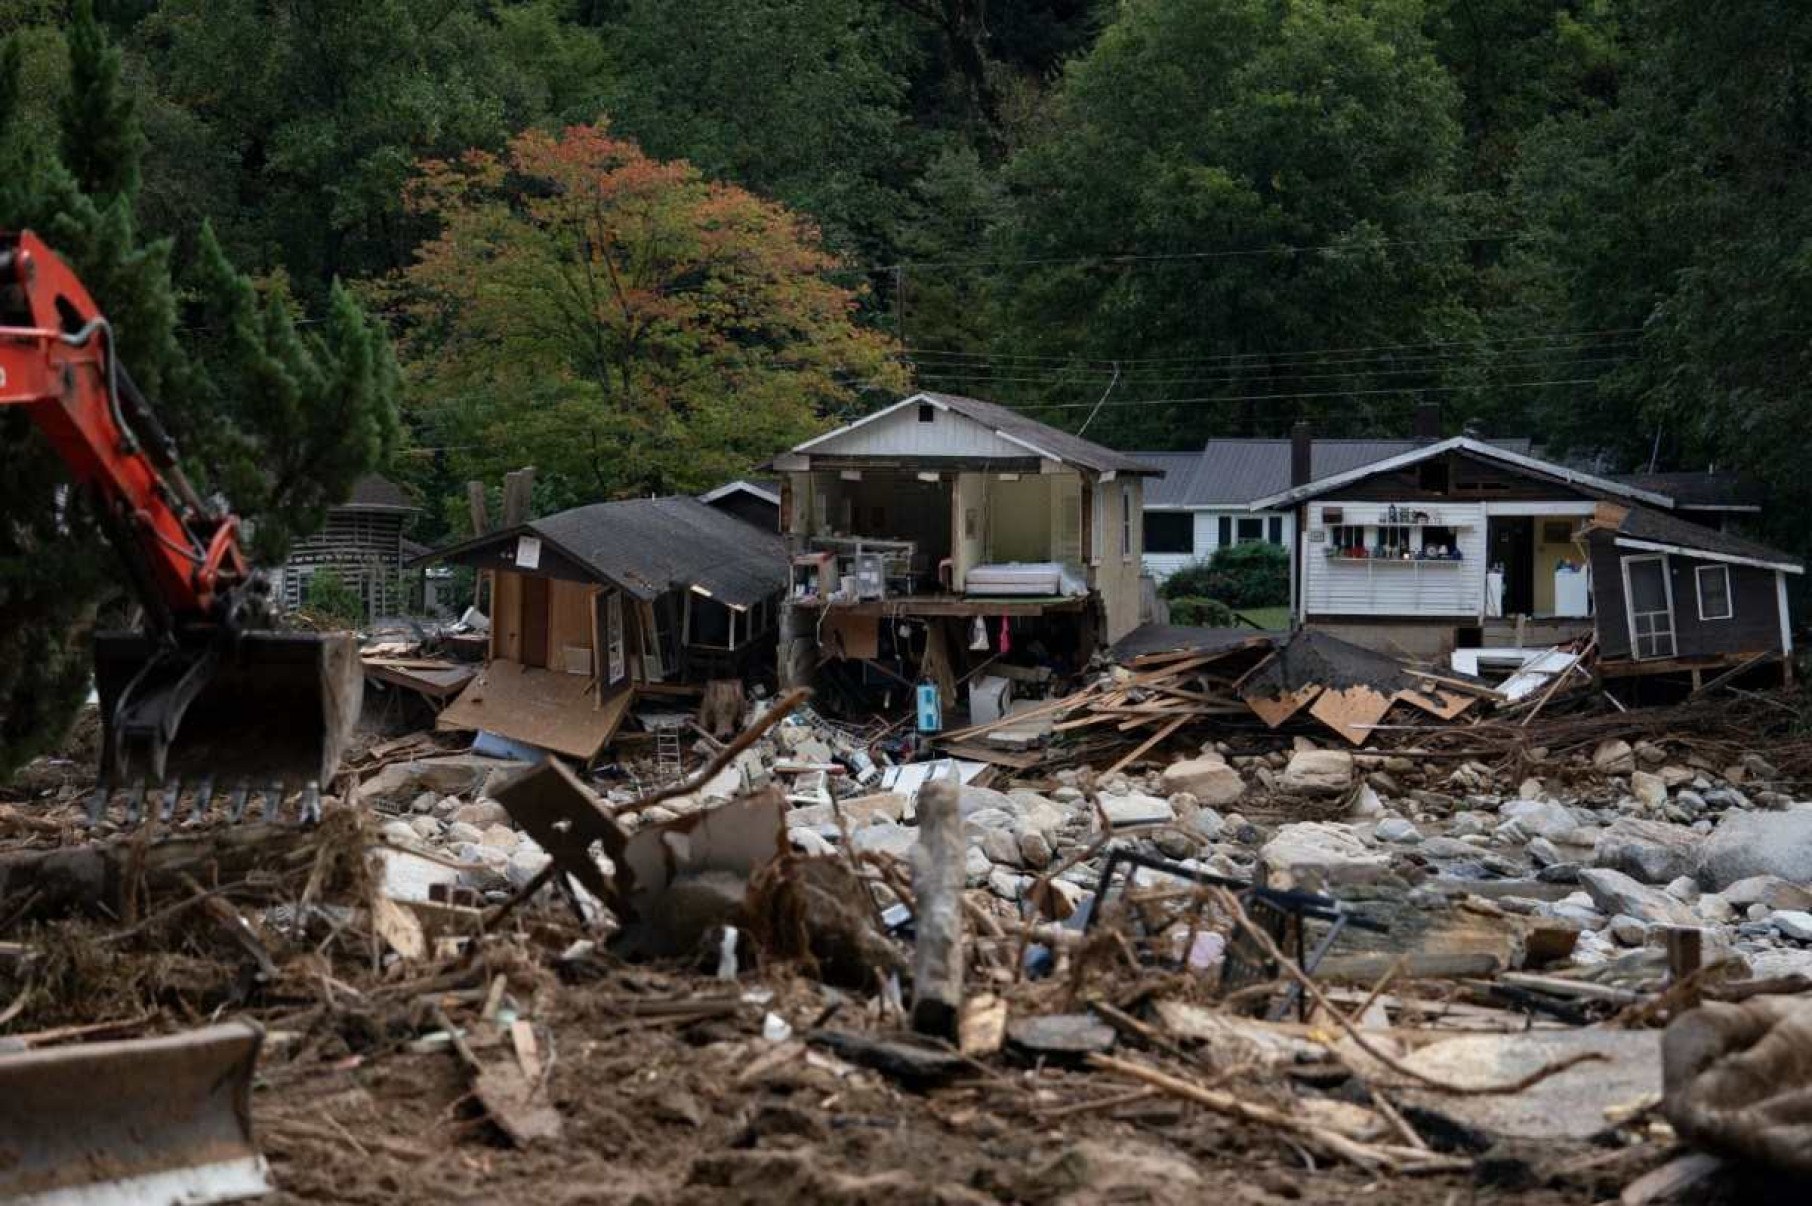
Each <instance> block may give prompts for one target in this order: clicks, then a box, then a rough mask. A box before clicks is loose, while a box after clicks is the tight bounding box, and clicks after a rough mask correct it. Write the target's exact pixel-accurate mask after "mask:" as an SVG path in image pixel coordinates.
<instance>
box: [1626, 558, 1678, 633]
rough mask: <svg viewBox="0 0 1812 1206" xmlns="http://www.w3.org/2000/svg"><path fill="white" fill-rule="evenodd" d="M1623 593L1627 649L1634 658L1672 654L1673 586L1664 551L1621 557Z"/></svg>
mask: <svg viewBox="0 0 1812 1206" xmlns="http://www.w3.org/2000/svg"><path fill="white" fill-rule="evenodd" d="M1623 596H1624V603H1625V604H1626V606H1627V609H1628V613H1629V622H1630V652H1631V653H1632V654H1634V655H1635V656H1636V657H1637V658H1639V659H1641V658H1652V657H1672V656H1673V655H1674V589H1673V583H1672V582H1671V581H1669V579H1668V574H1667V557H1666V555H1665V554H1662V555H1659V556H1651V557H1625V558H1624V559H1623Z"/></svg>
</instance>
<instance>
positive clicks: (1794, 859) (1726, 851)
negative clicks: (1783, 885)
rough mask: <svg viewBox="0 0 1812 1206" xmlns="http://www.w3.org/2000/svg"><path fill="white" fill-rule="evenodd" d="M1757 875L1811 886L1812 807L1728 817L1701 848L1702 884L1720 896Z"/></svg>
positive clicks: (1737, 814) (1728, 815)
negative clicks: (1741, 881) (1728, 889)
mask: <svg viewBox="0 0 1812 1206" xmlns="http://www.w3.org/2000/svg"><path fill="white" fill-rule="evenodd" d="M1754 875H1778V876H1780V877H1781V878H1782V879H1784V880H1786V881H1787V882H1788V883H1794V884H1812V808H1796V809H1793V810H1792V811H1790V812H1728V813H1725V814H1724V819H1723V820H1722V821H1720V822H1719V823H1718V827H1717V829H1716V830H1714V831H1713V832H1712V835H1711V837H1710V838H1709V839H1707V840H1706V841H1705V842H1704V843H1703V844H1702V845H1701V846H1700V847H1699V866H1698V876H1699V882H1700V883H1701V884H1703V885H1705V887H1707V888H1709V889H1710V890H1712V891H1714V892H1721V891H1723V890H1724V889H1725V888H1727V887H1729V886H1730V885H1731V884H1734V883H1735V882H1737V881H1738V880H1739V879H1748V878H1749V877H1750V876H1754Z"/></svg>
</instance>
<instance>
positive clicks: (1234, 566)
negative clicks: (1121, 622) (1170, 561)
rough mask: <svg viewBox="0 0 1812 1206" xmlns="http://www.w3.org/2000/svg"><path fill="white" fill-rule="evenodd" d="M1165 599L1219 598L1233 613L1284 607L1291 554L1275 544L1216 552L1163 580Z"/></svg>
mask: <svg viewBox="0 0 1812 1206" xmlns="http://www.w3.org/2000/svg"><path fill="white" fill-rule="evenodd" d="M1162 593H1163V595H1164V597H1165V598H1166V599H1171V600H1176V599H1186V598H1189V599H1218V600H1220V601H1221V602H1222V603H1225V604H1226V605H1227V606H1228V607H1231V608H1233V609H1234V610H1236V611H1237V610H1239V609H1241V608H1246V607H1285V606H1288V605H1289V602H1290V554H1289V552H1288V551H1287V550H1286V549H1284V548H1283V547H1281V546H1280V545H1275V544H1235V545H1227V546H1225V547H1223V548H1219V549H1216V550H1215V551H1214V556H1213V557H1211V558H1209V559H1208V560H1207V561H1194V562H1191V563H1190V564H1188V565H1186V566H1184V567H1183V568H1182V569H1180V570H1178V571H1177V572H1176V573H1174V574H1172V575H1170V577H1168V578H1166V579H1165V580H1164V588H1163V592H1162Z"/></svg>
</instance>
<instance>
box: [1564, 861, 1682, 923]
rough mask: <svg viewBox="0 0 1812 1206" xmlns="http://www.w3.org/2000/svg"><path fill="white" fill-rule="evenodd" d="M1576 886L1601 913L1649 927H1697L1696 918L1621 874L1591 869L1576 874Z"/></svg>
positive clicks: (1675, 901)
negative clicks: (1626, 917)
mask: <svg viewBox="0 0 1812 1206" xmlns="http://www.w3.org/2000/svg"><path fill="white" fill-rule="evenodd" d="M1579 882H1580V885H1581V886H1582V887H1584V888H1585V890H1586V891H1587V892H1588V893H1589V894H1590V895H1591V898H1592V903H1593V904H1594V905H1595V906H1597V908H1598V909H1599V910H1600V911H1601V912H1605V913H1609V914H1612V915H1613V916H1614V915H1616V914H1618V913H1624V914H1627V915H1629V916H1631V917H1634V918H1636V919H1637V920H1639V921H1646V922H1648V923H1649V924H1651V925H1688V926H1690V925H1697V924H1698V923H1699V917H1698V914H1697V913H1695V912H1694V911H1693V910H1692V909H1691V908H1690V907H1689V906H1687V905H1684V904H1681V903H1680V902H1679V901H1677V900H1675V899H1674V898H1673V897H1671V896H1669V895H1668V894H1667V893H1665V892H1663V891H1661V890H1660V889H1659V888H1650V887H1647V886H1645V885H1643V884H1640V883H1637V882H1636V881H1635V880H1633V879H1631V878H1630V877H1629V876H1627V875H1625V874H1624V873H1623V872H1621V871H1613V870H1611V869H1610V868H1608V867H1592V868H1590V869H1588V870H1585V871H1581V872H1580V873H1579Z"/></svg>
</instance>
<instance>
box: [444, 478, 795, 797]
mask: <svg viewBox="0 0 1812 1206" xmlns="http://www.w3.org/2000/svg"><path fill="white" fill-rule="evenodd" d="M431 556H432V558H433V559H434V560H438V561H443V562H449V563H451V564H454V565H464V566H470V567H472V568H474V569H476V570H477V571H479V574H480V578H481V588H480V597H481V598H484V597H488V599H489V607H490V616H491V637H490V651H489V653H490V656H489V660H488V662H487V664H486V666H485V669H484V672H483V673H482V674H480V675H479V676H478V677H477V678H476V679H475V680H474V681H473V682H472V685H471V686H469V687H468V688H466V690H465V691H464V692H463V693H462V694H461V695H460V696H459V698H458V699H456V700H455V701H454V702H453V703H452V704H451V705H450V706H449V707H448V708H447V710H446V711H445V712H443V713H441V717H440V727H442V728H447V729H464V730H474V731H479V732H484V733H491V734H495V735H496V736H498V737H501V738H504V739H506V740H507V741H508V742H513V743H517V744H520V745H526V746H532V747H535V748H537V749H543V750H551V751H553V752H556V753H560V754H565V755H567V756H569V757H572V758H576V759H579V760H580V761H582V762H583V761H590V760H591V759H592V758H595V757H596V756H597V754H598V752H599V751H600V750H602V749H603V748H604V746H605V745H606V744H607V743H608V742H609V741H610V739H611V738H612V737H613V736H615V734H616V732H617V730H618V728H619V727H620V726H621V725H622V723H623V721H624V719H625V718H626V716H627V715H628V714H629V711H630V708H631V706H632V704H633V703H634V701H635V699H636V698H637V696H638V695H646V694H657V695H669V694H676V693H677V694H686V693H691V690H690V689H691V688H693V687H695V686H697V685H701V684H703V683H705V682H707V681H709V680H711V679H738V678H750V677H758V676H761V675H762V674H763V673H764V672H765V668H766V667H767V666H769V665H771V663H772V658H773V653H774V632H775V626H776V623H777V616H778V607H779V603H780V598H781V595H782V592H783V590H784V588H785V586H786V548H785V546H784V545H783V544H782V542H781V540H780V537H779V535H778V534H774V533H769V532H763V531H760V530H758V529H756V528H755V527H754V526H753V525H751V524H748V523H746V522H744V521H743V520H741V519H738V518H736V517H735V516H734V515H731V514H728V513H726V512H723V511H720V510H717V509H716V508H713V507H711V506H708V505H706V504H705V503H703V502H700V501H699V500H697V499H695V498H687V497H673V498H637V499H629V500H626V501H623V502H608V503H596V504H593V505H591V506H586V507H575V508H574V509H572V510H570V511H562V512H560V513H559V514H557V515H549V516H545V517H543V518H541V519H531V520H529V521H528V522H527V523H524V524H520V525H517V526H515V527H512V528H507V529H504V530H501V531H496V532H489V533H486V534H485V535H483V536H477V537H474V538H472V539H471V540H467V541H464V542H463V543H460V544H456V545H453V546H452V547H450V548H445V549H441V550H439V551H437V552H435V553H433V554H432V555H431Z"/></svg>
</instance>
